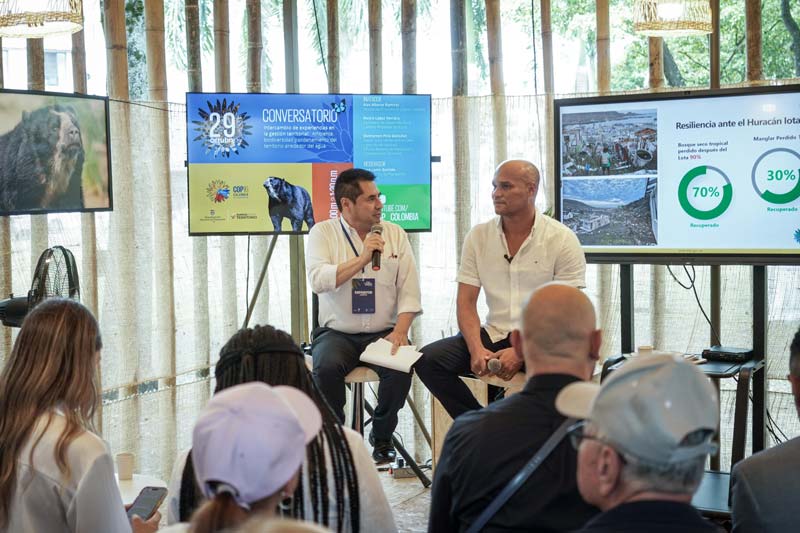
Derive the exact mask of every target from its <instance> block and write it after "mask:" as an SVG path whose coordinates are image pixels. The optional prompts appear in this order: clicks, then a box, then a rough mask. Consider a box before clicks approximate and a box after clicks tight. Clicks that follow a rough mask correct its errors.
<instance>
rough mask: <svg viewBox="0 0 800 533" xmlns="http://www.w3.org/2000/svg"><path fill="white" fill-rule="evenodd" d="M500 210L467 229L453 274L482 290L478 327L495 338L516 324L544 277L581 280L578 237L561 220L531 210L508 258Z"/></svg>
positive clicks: (583, 261) (583, 280) (583, 263)
mask: <svg viewBox="0 0 800 533" xmlns="http://www.w3.org/2000/svg"><path fill="white" fill-rule="evenodd" d="M508 255H509V253H508V244H507V243H506V237H505V234H504V233H503V227H502V222H501V218H500V217H499V216H497V217H494V218H493V219H491V220H489V221H487V222H484V223H482V224H478V225H477V226H475V227H473V228H472V229H471V230H470V231H469V233H467V236H466V238H465V239H464V247H463V249H462V252H461V266H460V268H459V271H458V277H457V278H456V280H457V281H458V282H459V283H466V284H467V285H473V286H475V287H481V288H483V290H484V291H485V296H486V304H487V306H488V307H489V313H488V314H487V315H486V322H485V323H484V324H483V327H484V328H485V329H486V331H487V333H489V337H491V339H492V342H498V341H500V340H502V339H504V338H506V337H507V336H508V334H509V333H510V332H511V331H512V330H513V329H514V328H517V327H519V321H520V316H521V314H522V307H523V305H524V304H525V302H526V300H527V299H528V297H529V296H530V295H531V293H532V292H533V291H534V290H536V289H537V288H539V287H540V286H542V285H544V284H545V283H547V282H549V281H561V282H564V283H568V284H570V285H572V286H574V287H580V288H583V287H585V286H586V257H585V256H584V254H583V250H582V249H581V245H580V242H579V241H578V237H576V236H575V233H573V232H572V230H570V229H569V228H568V227H566V226H565V225H564V224H562V223H560V222H558V221H557V220H554V219H553V218H551V217H548V216H545V215H542V214H541V213H539V212H538V210H537V211H536V215H535V218H534V222H533V227H532V228H531V234H530V235H529V236H528V238H527V239H525V242H523V243H522V246H520V248H519V250H518V251H517V253H516V255H515V256H514V257H513V258H512V260H511V261H510V262H509V261H508V260H507V259H506V257H507V256H508Z"/></svg>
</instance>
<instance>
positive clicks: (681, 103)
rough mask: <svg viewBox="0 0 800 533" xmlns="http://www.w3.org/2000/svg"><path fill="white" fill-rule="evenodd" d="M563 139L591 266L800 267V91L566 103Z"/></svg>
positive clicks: (564, 188)
mask: <svg viewBox="0 0 800 533" xmlns="http://www.w3.org/2000/svg"><path fill="white" fill-rule="evenodd" d="M555 132H556V135H555V148H556V161H557V164H556V180H555V181H556V187H555V189H556V195H555V196H556V209H555V213H556V217H557V218H558V219H559V220H561V221H562V222H563V223H564V224H566V225H567V226H569V227H570V228H572V229H573V230H574V231H575V233H576V234H577V236H578V239H579V240H580V242H581V244H582V245H583V248H584V251H585V252H586V256H587V259H588V260H589V261H591V262H597V263H603V262H607V263H611V262H614V263H616V262H623V263H630V262H640V263H686V262H692V263H698V264H721V263H744V264H778V263H783V264H787V263H789V264H792V263H794V264H800V86H798V85H784V86H769V87H758V88H747V89H724V90H715V91H702V92H681V93H657V94H639V95H625V96H609V97H591V98H573V99H561V100H556V102H555Z"/></svg>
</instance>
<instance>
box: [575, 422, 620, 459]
mask: <svg viewBox="0 0 800 533" xmlns="http://www.w3.org/2000/svg"><path fill="white" fill-rule="evenodd" d="M586 424H587V421H586V420H581V421H580V422H577V423H575V424H573V425H571V426H570V427H569V429H567V435H569V442H570V444H572V447H573V448H575V451H577V450H578V448H579V447H580V445H581V441H583V440H584V439H588V440H596V441H597V442H601V443H603V444H605V445H606V446H608V447H609V448H611V449H612V450H614V451H615V452H616V453H617V455H618V456H619V458H620V460H621V461H622V463H623V464H627V463H628V459H627V458H626V457H625V456H624V455H623V454H622V453H621V452H620V451H619V450H617V449H616V448H615V447H614V446H613V445H612V444H611V443H610V442H608V441H607V440H605V439H604V438H602V437H597V436H594V435H587V434H586Z"/></svg>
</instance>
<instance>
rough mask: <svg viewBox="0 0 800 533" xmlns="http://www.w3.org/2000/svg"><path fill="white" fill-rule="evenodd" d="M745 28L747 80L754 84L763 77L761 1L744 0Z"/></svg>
mask: <svg viewBox="0 0 800 533" xmlns="http://www.w3.org/2000/svg"><path fill="white" fill-rule="evenodd" d="M744 6H745V7H744V8H745V29H746V31H747V81H749V82H751V84H752V85H756V84H757V83H758V82H759V81H761V80H762V79H763V77H764V71H763V68H762V49H761V2H760V0H745V2H744Z"/></svg>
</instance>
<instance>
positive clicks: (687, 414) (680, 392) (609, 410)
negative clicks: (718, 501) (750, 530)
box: [556, 355, 719, 533]
mask: <svg viewBox="0 0 800 533" xmlns="http://www.w3.org/2000/svg"><path fill="white" fill-rule="evenodd" d="M556 408H557V409H558V410H559V411H560V412H561V413H562V414H564V415H566V416H570V417H573V418H582V419H584V420H583V421H582V422H579V423H578V424H576V425H575V426H573V428H572V429H571V430H570V438H571V440H572V443H573V446H575V447H576V448H577V449H578V490H580V493H581V496H583V499H584V500H586V501H587V502H588V503H591V504H594V505H596V506H597V507H599V508H600V509H601V510H602V511H603V512H602V513H601V514H599V515H597V516H596V517H594V518H593V519H591V520H590V521H589V522H587V523H586V525H585V526H584V528H583V529H581V531H590V532H593V533H595V532H609V533H610V532H615V533H625V532H631V533H632V532H645V531H646V532H648V533H665V532H681V533H705V532H712V531H717V529H716V528H715V527H714V526H713V525H712V524H711V523H709V522H707V521H705V520H704V519H703V517H702V516H700V513H699V512H698V511H697V510H696V509H694V508H693V507H692V506H691V501H692V495H693V494H694V492H695V491H696V490H697V487H698V486H699V485H700V480H701V479H702V477H703V470H704V467H705V461H706V457H707V456H708V454H709V453H713V452H714V451H715V450H716V445H715V444H714V443H713V442H712V439H713V437H714V433H715V432H716V427H717V423H718V421H719V404H718V401H717V394H716V391H715V390H714V388H713V387H712V385H711V383H709V381H708V378H706V377H705V376H704V375H703V373H702V372H700V371H699V370H698V369H697V368H695V367H694V366H693V365H692V364H690V363H687V362H685V361H683V360H682V359H678V358H675V357H672V356H670V355H652V356H640V357H638V358H637V359H635V360H633V361H630V362H628V363H626V364H625V365H624V366H623V367H622V368H621V369H619V370H617V371H616V372H614V373H613V374H612V375H611V376H610V377H609V378H608V379H607V380H606V381H605V383H603V385H602V387H600V386H598V385H595V384H593V383H573V384H571V385H569V386H567V387H566V388H564V390H562V391H561V392H560V393H559V395H558V397H557V398H556Z"/></svg>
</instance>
